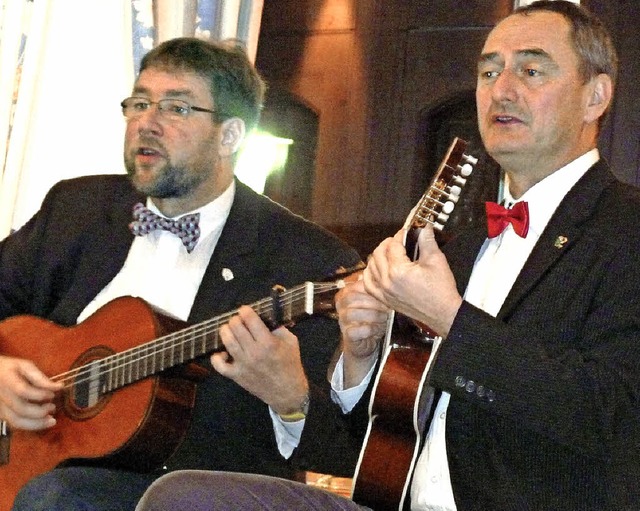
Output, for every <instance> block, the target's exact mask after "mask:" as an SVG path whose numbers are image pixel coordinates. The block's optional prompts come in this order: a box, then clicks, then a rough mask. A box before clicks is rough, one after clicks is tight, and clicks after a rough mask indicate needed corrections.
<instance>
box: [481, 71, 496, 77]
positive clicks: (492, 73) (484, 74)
mask: <svg viewBox="0 0 640 511" xmlns="http://www.w3.org/2000/svg"><path fill="white" fill-rule="evenodd" d="M499 74H500V72H499V71H489V70H485V71H480V78H496V77H497V76H498V75H499Z"/></svg>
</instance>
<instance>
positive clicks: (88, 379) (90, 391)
mask: <svg viewBox="0 0 640 511" xmlns="http://www.w3.org/2000/svg"><path fill="white" fill-rule="evenodd" d="M110 355H113V351H112V350H111V349H109V348H107V347H106V346H95V347H93V348H91V349H90V350H88V351H85V352H84V353H83V354H82V355H80V357H78V359H76V361H75V362H74V363H73V365H72V367H71V370H70V371H69V374H71V375H72V378H73V381H72V382H71V383H70V384H68V385H67V387H66V388H65V391H64V405H63V406H64V411H65V413H66V414H67V415H68V416H69V417H70V418H71V419H74V420H87V419H91V418H92V417H95V416H96V415H98V414H99V413H100V412H101V411H102V410H103V409H104V407H105V406H106V405H107V403H108V402H109V399H110V396H111V394H110V393H109V392H107V388H108V385H109V382H108V378H109V374H110V373H111V371H110V370H109V369H108V368H106V367H104V364H103V360H102V359H104V358H106V357H108V356H110ZM74 373H75V374H74Z"/></svg>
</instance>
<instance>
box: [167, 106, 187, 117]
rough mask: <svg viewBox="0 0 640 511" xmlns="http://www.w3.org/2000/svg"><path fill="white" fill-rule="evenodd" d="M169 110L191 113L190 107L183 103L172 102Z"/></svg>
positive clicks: (179, 113)
mask: <svg viewBox="0 0 640 511" xmlns="http://www.w3.org/2000/svg"><path fill="white" fill-rule="evenodd" d="M168 111H169V112H170V113H172V114H176V115H181V116H186V115H188V114H189V107H188V106H187V105H184V104H182V103H171V104H169V105H168Z"/></svg>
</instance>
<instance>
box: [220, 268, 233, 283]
mask: <svg viewBox="0 0 640 511" xmlns="http://www.w3.org/2000/svg"><path fill="white" fill-rule="evenodd" d="M222 278H223V279H224V280H226V281H227V282H229V281H230V280H233V272H232V271H231V270H230V269H229V268H222Z"/></svg>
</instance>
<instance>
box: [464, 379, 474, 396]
mask: <svg viewBox="0 0 640 511" xmlns="http://www.w3.org/2000/svg"><path fill="white" fill-rule="evenodd" d="M464 390H466V391H467V392H469V393H470V394H472V393H474V392H475V391H476V383H475V382H474V381H473V380H469V381H468V382H467V384H466V385H465V386H464Z"/></svg>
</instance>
